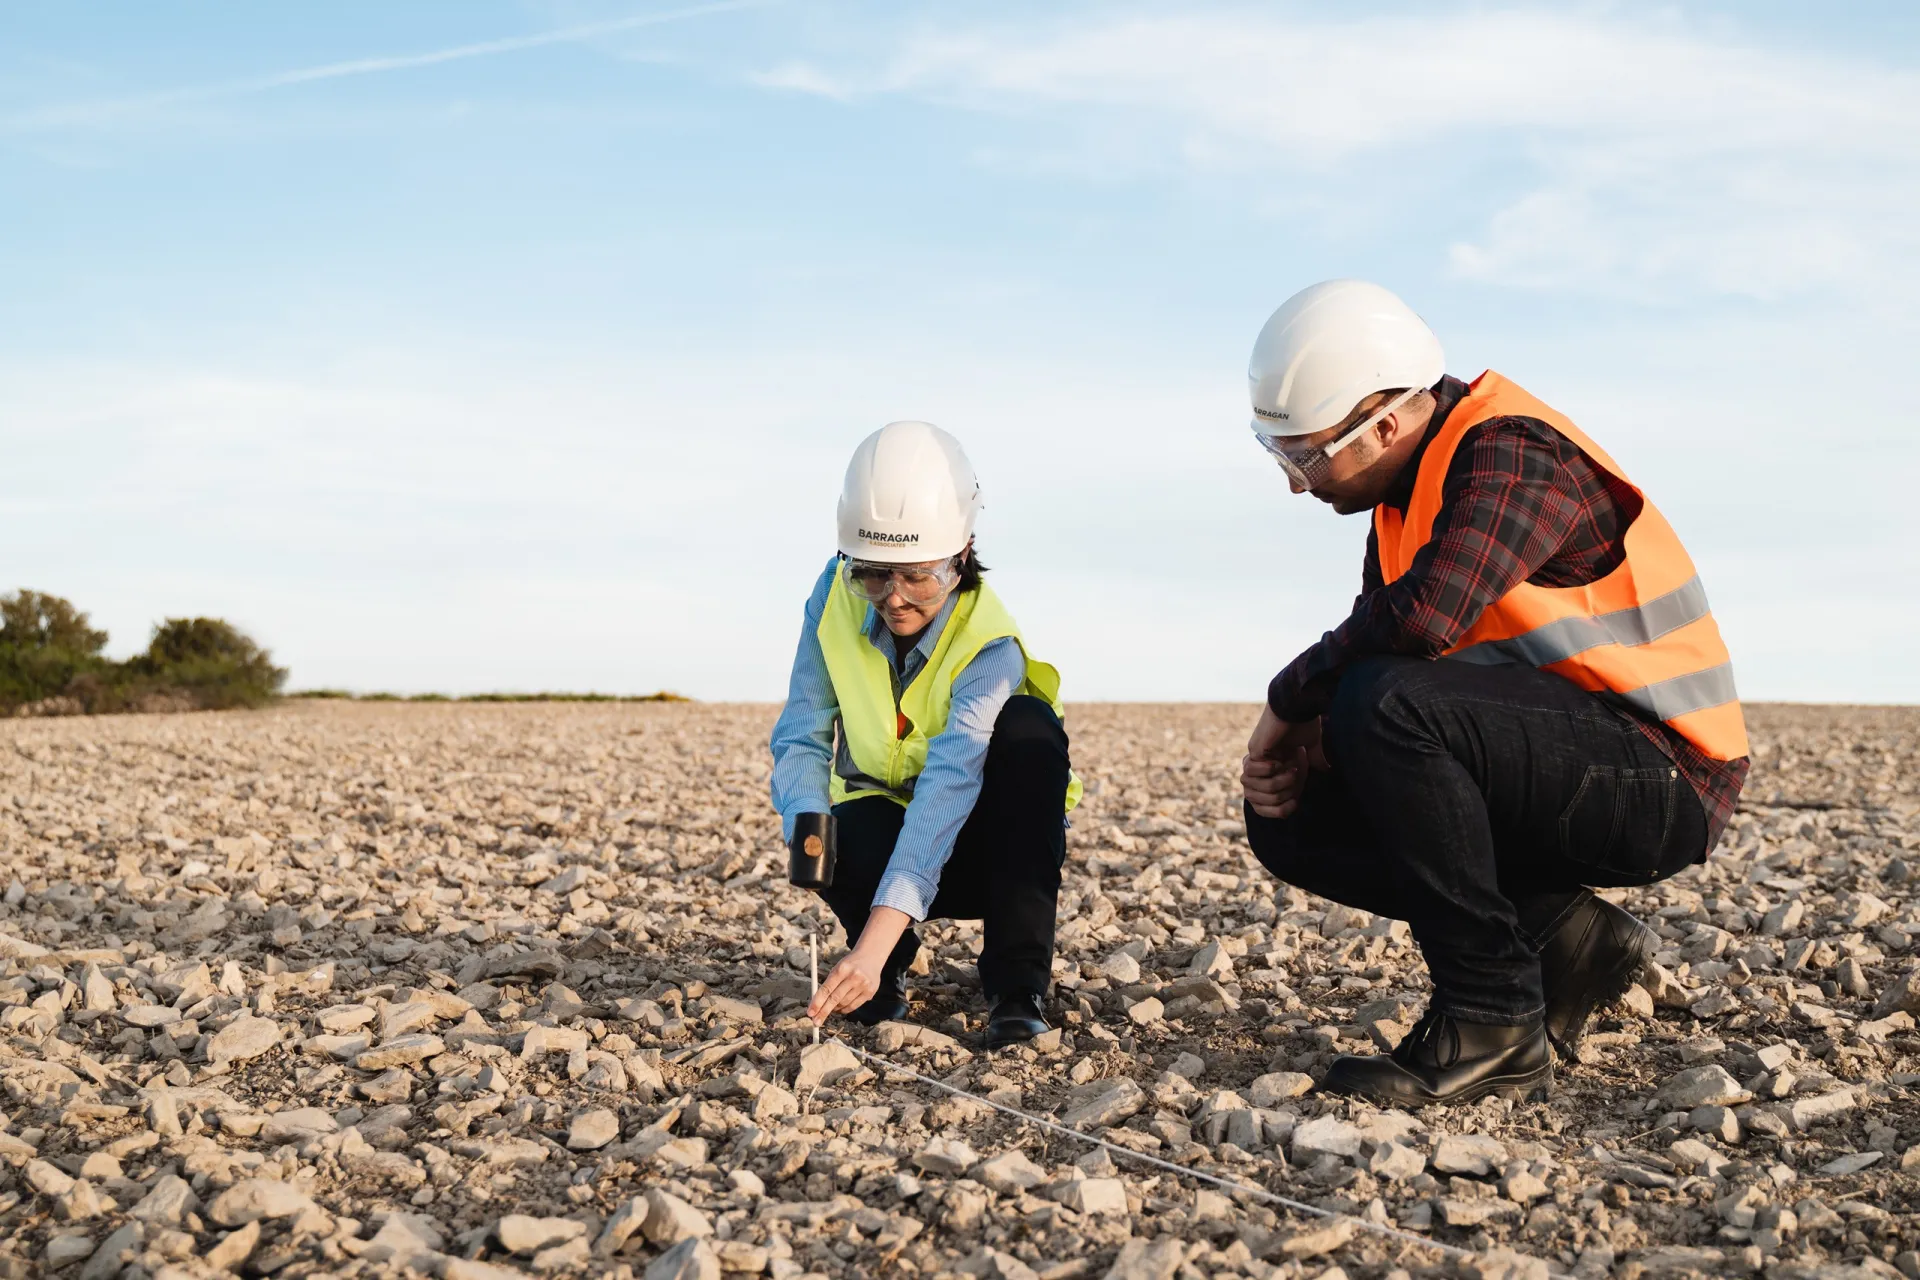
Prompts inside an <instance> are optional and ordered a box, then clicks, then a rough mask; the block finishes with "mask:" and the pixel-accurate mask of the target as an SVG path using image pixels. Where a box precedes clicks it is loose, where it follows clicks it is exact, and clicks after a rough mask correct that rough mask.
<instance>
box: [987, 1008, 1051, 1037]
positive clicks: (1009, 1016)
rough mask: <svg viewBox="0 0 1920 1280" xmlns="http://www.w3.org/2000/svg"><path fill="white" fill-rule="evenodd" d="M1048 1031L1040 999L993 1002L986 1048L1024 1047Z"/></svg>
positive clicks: (988, 1022) (1044, 1009) (1045, 1015)
mask: <svg viewBox="0 0 1920 1280" xmlns="http://www.w3.org/2000/svg"><path fill="white" fill-rule="evenodd" d="M1047 1029H1048V1027H1047V1011H1046V1007H1045V1004H1044V1003H1043V1002H1042V1001H1041V999H1040V997H1039V996H1036V995H1018V996H1006V997H1003V998H1002V999H999V1000H996V1001H994V1004H993V1012H992V1013H991V1014H989V1015H988V1017H987V1048H989V1049H1004V1048H1006V1047H1007V1046H1008V1045H1010V1044H1024V1043H1026V1042H1027V1041H1028V1040H1031V1039H1033V1038H1034V1037H1035V1036H1037V1035H1039V1034H1040V1033H1041V1032H1043V1031H1046V1030H1047Z"/></svg>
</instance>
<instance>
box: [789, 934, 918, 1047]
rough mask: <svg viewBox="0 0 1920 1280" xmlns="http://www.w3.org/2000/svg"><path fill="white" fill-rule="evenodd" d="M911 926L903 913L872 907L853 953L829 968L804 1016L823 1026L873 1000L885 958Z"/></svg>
mask: <svg viewBox="0 0 1920 1280" xmlns="http://www.w3.org/2000/svg"><path fill="white" fill-rule="evenodd" d="M912 923H913V917H912V916H909V915H908V914H907V913H906V912H904V911H900V910H898V909H896V908H894V907H875V908H874V909H873V911H872V912H871V913H870V914H869V915H868V916H867V927H866V928H864V929H862V930H861V931H860V940H859V941H858V942H856V943H854V944H853V950H851V951H849V952H847V955H846V958H845V959H843V960H841V961H840V963H839V964H837V965H835V966H833V972H832V973H829V974H828V975H827V980H826V981H825V982H822V983H821V984H820V990H818V991H817V992H815V993H814V996H813V1000H812V1002H811V1003H809V1004H808V1005H807V1016H808V1017H809V1018H812V1019H813V1020H814V1022H815V1023H816V1024H818V1023H823V1022H825V1021H826V1020H827V1019H828V1018H830V1017H832V1016H833V1015H834V1014H836V1013H848V1012H850V1011H852V1010H854V1009H858V1008H859V1007H860V1006H861V1005H863V1004H865V1003H866V1002H867V1001H869V1000H871V999H873V997H874V996H875V995H876V994H878V993H879V991H880V974H881V970H883V969H885V968H886V964H887V957H888V956H890V955H892V954H893V947H894V944H895V943H897V942H899V941H900V935H901V934H903V933H905V932H906V931H907V926H909V925H911V924H912Z"/></svg>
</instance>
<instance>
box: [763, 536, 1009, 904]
mask: <svg viewBox="0 0 1920 1280" xmlns="http://www.w3.org/2000/svg"><path fill="white" fill-rule="evenodd" d="M839 571H840V558H839V557H838V556H835V557H834V558H833V559H832V560H829V561H828V562H827V567H826V568H825V569H824V570H822V571H821V574H820V578H819V580H818V581H817V582H815V583H814V584H813V594H812V595H811V596H809V597H808V598H807V608H806V619H805V621H804V622H803V623H802V624H801V627H800V644H799V647H798V649H797V650H796V651H795V653H794V655H793V675H792V677H791V679H790V680H789V681H788V684H787V704H786V706H784V707H782V708H781V709H780V719H779V720H778V721H776V722H775V724H774V726H773V741H772V744H771V745H772V748H773V781H772V784H771V787H770V790H771V791H772V793H773V807H774V808H775V809H777V810H779V811H780V820H781V828H782V831H783V833H784V838H785V839H789V840H791V839H792V838H793V820H794V818H795V817H796V816H797V815H799V814H802V813H826V812H827V811H828V808H829V806H830V805H831V804H832V800H831V795H832V793H831V791H830V790H829V786H830V782H831V778H832V773H833V770H834V769H836V768H837V769H839V771H840V775H841V777H842V778H843V779H845V780H847V781H848V782H849V783H850V784H854V785H858V783H859V782H860V781H861V778H860V775H859V771H858V769H857V768H855V766H854V764H853V760H852V757H851V756H850V755H849V754H848V753H847V752H846V750H845V744H844V742H842V743H841V746H840V749H839V751H838V756H837V758H836V749H835V733H834V730H835V728H836V727H837V726H838V724H839V721H840V699H839V697H838V695H836V694H835V693H834V691H833V680H832V677H831V676H829V675H828V673H827V660H826V657H825V655H823V654H822V653H821V652H820V637H819V631H820V616H821V614H822V613H823V612H824V611H825V609H826V606H827V593H828V592H829V591H830V590H831V589H832V587H833V579H834V575H835V574H837V573H838V572H839ZM958 599H959V595H958V593H955V594H953V595H950V596H948V597H947V602H946V603H945V604H944V605H942V606H941V607H940V612H939V613H938V614H936V615H935V616H934V619H933V621H932V622H931V623H929V624H928V625H927V629H926V631H925V633H924V634H922V635H921V637H920V639H919V642H918V643H917V644H915V645H914V646H913V648H912V649H910V650H909V651H908V652H907V654H906V656H905V658H904V660H898V659H897V656H896V653H895V649H894V642H893V633H892V632H890V631H888V630H887V624H886V621H885V620H884V619H883V618H881V617H880V615H879V613H878V612H877V611H876V610H874V609H873V608H872V607H871V606H869V607H868V609H867V618H866V622H865V624H864V629H865V631H866V633H867V640H868V643H870V644H872V645H873V647H874V648H875V649H878V650H879V651H880V654H881V656H882V657H884V658H886V659H887V662H888V665H889V666H890V667H891V668H892V670H893V673H894V701H895V703H896V705H897V704H898V702H899V698H900V692H901V690H903V689H905V688H906V687H907V686H908V685H910V684H912V683H913V679H914V677H915V676H917V675H919V674H920V672H921V671H922V670H923V669H925V667H926V665H927V662H928V660H929V659H930V658H931V657H932V656H933V650H934V646H936V645H938V644H939V643H940V633H941V632H942V631H944V630H946V626H947V619H948V618H949V617H951V616H952V615H953V607H954V604H955V602H956V601H957V600H958ZM1026 675H1027V659H1026V655H1025V654H1024V653H1023V652H1021V649H1020V645H1019V644H1018V642H1016V641H1015V640H1014V639H1013V638H1012V637H1010V636H1003V637H1001V638H1000V639H998V640H993V641H990V642H988V643H987V644H986V645H985V646H983V647H982V648H981V650H980V652H979V653H978V654H976V655H974V658H973V661H971V662H969V663H968V664H967V666H966V669H965V670H963V671H961V673H960V674H959V675H958V676H956V677H955V678H954V681H953V703H952V705H951V707H950V708H949V709H948V711H947V726H946V728H945V729H943V730H941V731H940V732H939V733H937V734H935V735H934V736H933V737H932V738H931V739H929V740H928V742H927V763H926V767H925V768H924V769H923V770H922V771H921V773H920V776H919V777H918V778H916V779H912V780H910V781H909V782H908V784H907V789H908V790H909V791H910V792H911V793H912V800H911V802H910V803H909V804H908V805H907V816H906V820H905V822H904V823H903V824H902V826H901V828H900V838H899V840H898V841H896V842H895V844H894V846H893V858H892V860H891V861H889V862H888V863H887V870H886V874H884V875H883V876H881V878H880V886H879V888H877V889H876V890H875V891H874V895H873V905H874V906H876V907H895V908H897V909H899V910H901V911H904V912H906V913H907V914H908V915H910V916H912V917H913V918H914V919H915V920H924V919H926V918H927V908H928V907H929V906H930V905H931V904H932V902H933V897H934V894H936V893H938V892H939V890H940V873H941V871H942V870H943V869H944V868H945V867H946V865H947V859H949V858H951V857H952V856H953V845H954V842H955V841H956V840H958V839H959V837H960V828H961V827H963V826H965V825H966V822H967V817H968V816H969V815H970V814H971V813H972V812H973V806H974V802H975V801H976V800H978V799H979V798H980V783H981V781H982V776H981V775H982V772H983V771H984V769H985V767H986V761H987V746H988V744H989V743H990V742H991V741H992V739H993V726H994V722H995V721H997V720H998V719H999V718H1000V709H1001V708H1002V707H1004V706H1005V705H1006V703H1007V699H1008V698H1011V697H1012V696H1013V695H1014V693H1015V691H1016V690H1018V689H1019V688H1020V684H1021V682H1022V681H1024V680H1025V679H1026Z"/></svg>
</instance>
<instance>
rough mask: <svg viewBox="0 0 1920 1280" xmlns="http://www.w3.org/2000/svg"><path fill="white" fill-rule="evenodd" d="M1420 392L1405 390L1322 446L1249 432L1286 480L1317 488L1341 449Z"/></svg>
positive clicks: (1416, 388) (1260, 432)
mask: <svg viewBox="0 0 1920 1280" xmlns="http://www.w3.org/2000/svg"><path fill="white" fill-rule="evenodd" d="M1421 390H1422V388H1420V387H1409V388H1408V389H1407V390H1405V391H1402V392H1401V393H1400V394H1399V395H1397V396H1395V397H1394V398H1393V399H1391V400H1389V401H1387V403H1386V404H1385V405H1383V406H1381V408H1379V409H1378V410H1376V411H1375V412H1374V413H1373V414H1372V416H1370V417H1367V418H1364V419H1362V420H1361V421H1359V422H1356V423H1354V424H1353V425H1352V426H1351V427H1348V428H1347V429H1346V430H1345V431H1343V432H1341V433H1340V434H1339V435H1337V436H1335V437H1334V438H1333V439H1331V440H1329V441H1327V443H1325V444H1315V445H1301V444H1295V443H1292V442H1291V441H1290V440H1289V439H1288V437H1286V436H1270V435H1268V434H1267V433H1266V432H1264V431H1259V430H1256V431H1255V432H1254V433H1253V435H1254V439H1256V440H1258V441H1259V442H1260V447H1261V448H1263V449H1265V450H1266V451H1267V452H1268V453H1270V454H1272V455H1273V460H1274V461H1275V462H1277V463H1279V464H1280V469H1281V470H1282V471H1284V472H1286V473H1287V479H1289V480H1291V481H1293V482H1294V483H1295V484H1297V485H1299V486H1300V487H1301V488H1302V489H1318V488H1319V487H1320V486H1321V485H1323V484H1325V483H1326V482H1327V478H1328V477H1329V476H1330V475H1332V474H1333V460H1334V457H1335V456H1336V455H1338V454H1339V452H1340V451H1341V450H1342V449H1344V448H1346V447H1347V446H1348V445H1350V444H1352V443H1353V442H1354V441H1355V440H1358V439H1359V438H1360V437H1361V436H1363V435H1365V434H1366V433H1367V432H1368V431H1369V430H1371V429H1372V428H1373V426H1374V424H1376V423H1378V422H1379V421H1380V420H1381V419H1382V418H1385V417H1386V416H1387V415H1388V414H1390V413H1392V412H1393V411H1394V410H1395V409H1398V408H1399V407H1400V406H1401V405H1403V404H1405V403H1406V402H1407V401H1409V400H1411V399H1413V397H1414V396H1416V395H1418V394H1420V392H1421Z"/></svg>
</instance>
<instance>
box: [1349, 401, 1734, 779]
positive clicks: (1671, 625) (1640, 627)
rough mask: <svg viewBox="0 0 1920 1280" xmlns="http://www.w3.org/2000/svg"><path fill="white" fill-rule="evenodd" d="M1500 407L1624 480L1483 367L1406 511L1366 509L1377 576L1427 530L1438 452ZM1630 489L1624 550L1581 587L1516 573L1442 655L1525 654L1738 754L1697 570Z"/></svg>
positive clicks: (1429, 457)
mask: <svg viewBox="0 0 1920 1280" xmlns="http://www.w3.org/2000/svg"><path fill="white" fill-rule="evenodd" d="M1508 416H1518V417H1526V418H1537V419H1539V420H1540V421H1542V422H1545V423H1546V424H1547V425H1548V426H1550V427H1552V428H1553V429H1554V430H1555V431H1558V432H1559V433H1560V434H1561V435H1563V436H1565V437H1566V438H1567V439H1569V440H1571V441H1572V442H1573V443H1574V444H1575V445H1577V446H1578V447H1579V448H1580V449H1581V451H1582V452H1584V453H1585V454H1586V455H1587V457H1588V458H1590V459H1591V460H1592V461H1593V462H1594V464H1595V465H1596V466H1599V467H1601V468H1602V469H1604V470H1606V471H1607V472H1609V473H1611V474H1612V475H1613V476H1614V478H1615V479H1617V480H1619V481H1620V482H1621V483H1622V484H1626V485H1628V487H1630V488H1631V487H1633V486H1632V484H1631V482H1630V481H1628V480H1627V477H1626V473H1625V472H1623V471H1621V470H1620V467H1619V465H1618V464H1617V463H1615V462H1614V460H1613V459H1612V458H1609V457H1608V456H1607V455H1606V453H1605V452H1603V451H1602V450H1601V449H1600V448H1599V446H1597V445H1595V444H1594V443H1593V441H1591V440H1589V439H1588V438H1587V437H1586V435H1585V434H1583V433H1582V432H1581V430H1580V429H1579V428H1578V427H1576V426H1574V425H1573V423H1571V422H1569V421H1567V419H1566V418H1565V417H1564V416H1563V415H1561V414H1558V413H1555V412H1554V411H1553V410H1552V409H1549V408H1548V407H1547V406H1546V405H1544V404H1541V403H1540V402H1539V401H1538V400H1536V399H1534V398H1533V397H1532V396H1530V395H1528V394H1527V393H1526V392H1525V391H1522V390H1521V389H1520V388H1519V387H1516V386H1515V385H1513V383H1511V382H1508V381H1507V380H1506V379H1505V378H1503V377H1501V376H1500V375H1499V374H1497V373H1494V372H1492V371H1491V370H1489V371H1488V372H1486V373H1483V374H1481V375H1480V377H1479V378H1477V379H1475V381H1474V383H1473V385H1472V387H1471V388H1469V389H1468V393H1467V395H1466V396H1465V397H1464V398H1463V399H1462V400H1461V401H1460V403H1459V404H1457V405H1455V406H1454V409H1453V412H1452V413H1450V414H1448V415H1447V420H1446V422H1445V423H1444V424H1443V425H1442V426H1441V428H1440V432H1439V434H1438V435H1436V436H1434V438H1433V439H1432V440H1431V441H1430V442H1428V444H1427V451H1426V453H1425V455H1424V456H1422V458H1421V459H1420V470H1419V472H1418V473H1417V474H1416V476H1415V477H1414V482H1413V498H1412V500H1411V501H1410V502H1409V503H1408V504H1407V510H1406V514H1405V515H1404V516H1403V515H1402V514H1401V513H1400V512H1399V511H1398V510H1397V509H1395V508H1393V507H1389V506H1386V505H1384V504H1383V505H1381V506H1377V507H1375V508H1374V509H1373V528H1374V533H1375V535H1376V538H1377V541H1378V545H1379V552H1380V576H1381V579H1382V580H1383V581H1385V582H1392V581H1393V580H1394V579H1396V578H1398V577H1399V576H1400V575H1401V574H1403V573H1405V572H1406V571H1407V570H1408V569H1409V568H1411V567H1412V565H1413V557H1414V554H1415V553H1416V552H1418V551H1419V550H1420V548H1421V547H1423V546H1425V545H1426V543H1427V540H1428V539H1430V538H1431V537H1432V536H1433V520H1434V517H1435V516H1436V515H1438V514H1439V512H1440V507H1441V487H1442V485H1444V483H1445V482H1446V477H1447V464H1448V463H1449V462H1451V461H1452V460H1453V453H1454V450H1455V449H1457V448H1458V447H1459V445H1460V441H1461V438H1462V437H1464V436H1465V435H1466V434H1467V431H1468V429H1469V428H1471V427H1473V426H1474V425H1475V424H1477V423H1481V422H1485V421H1487V420H1488V419H1489V418H1502V417H1508ZM1634 492H1635V493H1638V494H1640V499H1641V502H1642V503H1643V504H1644V505H1643V506H1642V507H1641V509H1640V515H1639V517H1638V518H1636V519H1635V520H1634V522H1633V523H1632V524H1631V525H1629V526H1628V527H1627V534H1626V559H1624V560H1623V561H1621V563H1620V565H1619V567H1618V568H1616V569H1614V570H1613V572H1611V573H1609V574H1607V575H1606V576H1605V577H1603V578H1601V579H1600V580H1599V581H1597V582H1592V583H1589V584H1587V585H1586V586H1583V587H1536V586H1533V585H1531V584H1529V583H1525V582H1522V583H1520V584H1519V585H1518V586H1516V587H1514V588H1513V590H1511V591H1509V592H1507V594H1506V595H1504V596H1501V597H1500V598H1499V599H1498V600H1496V601H1494V602H1493V603H1492V604H1490V605H1488V606H1487V608H1486V611H1485V612H1484V613H1482V614H1481V615H1480V617H1479V619H1478V620H1477V621H1476V622H1475V623H1474V624H1473V626H1472V627H1470V628H1468V630H1467V633H1466V634H1465V635H1463V636H1461V637H1460V638H1459V639H1458V640H1457V641H1455V642H1454V644H1453V645H1452V647H1450V648H1449V649H1448V650H1447V651H1446V653H1445V655H1444V656H1445V657H1448V658H1452V659H1455V660H1457V661H1462V662H1478V663H1483V664H1488V665H1495V664H1507V663H1521V662H1524V663H1526V664H1528V665H1530V666H1535V667H1539V668H1540V669H1541V670H1543V671H1551V672H1553V673H1554V674H1555V675H1558V676H1564V677H1565V678H1566V679H1568V680H1571V681H1573V683H1575V684H1577V685H1579V686H1580V687H1581V688H1582V689H1586V690H1589V691H1591V692H1593V693H1596V694H1599V695H1600V696H1602V697H1604V698H1608V699H1611V700H1614V701H1617V702H1621V703H1624V704H1626V705H1627V706H1629V707H1631V708H1633V710H1635V711H1636V712H1638V713H1639V714H1640V715H1642V716H1644V717H1646V718H1648V719H1652V720H1659V721H1664V722H1665V723H1666V724H1668V725H1671V726H1672V727H1673V728H1674V729H1676V730H1678V731H1679V733H1680V734H1681V735H1682V736H1683V737H1685V738H1686V739H1687V741H1689V742H1691V743H1693V744H1694V745H1695V746H1697V747H1699V748H1700V749H1701V750H1702V751H1704V752H1706V754H1708V755H1709V756H1712V757H1713V758H1714V759H1716V760H1733V759H1736V758H1738V757H1740V756H1744V755H1746V754H1747V729H1746V722H1745V720H1744V718H1743V717H1742V716H1741V714H1740V700H1739V696H1738V695H1737V694H1736V693H1735V692H1734V687H1733V665H1732V662H1731V661H1730V660H1729V658H1728V656H1727V646H1726V644H1725V643H1724V642H1723V641H1722V640H1721V639H1720V628H1719V627H1718V626H1717V625H1715V623H1714V621H1713V614H1712V613H1711V612H1710V611H1709V610H1708V608H1707V595H1706V591H1705V590H1704V589H1703V588H1702V587H1701V585H1700V576H1699V574H1697V573H1696V572H1695V571H1694V568H1693V560H1692V559H1691V558H1690V557H1689V556H1688V555H1687V551H1686V548H1685V547H1683V546H1681V545H1680V538H1679V536H1678V535H1677V534H1675V533H1674V531H1673V526H1672V525H1669V524H1668V523H1667V521H1666V517H1664V516H1662V515H1661V514H1660V512H1659V510H1658V509H1657V508H1656V507H1655V506H1654V505H1653V503H1651V502H1649V501H1647V498H1646V495H1645V494H1644V493H1641V492H1640V490H1639V489H1637V488H1634Z"/></svg>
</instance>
